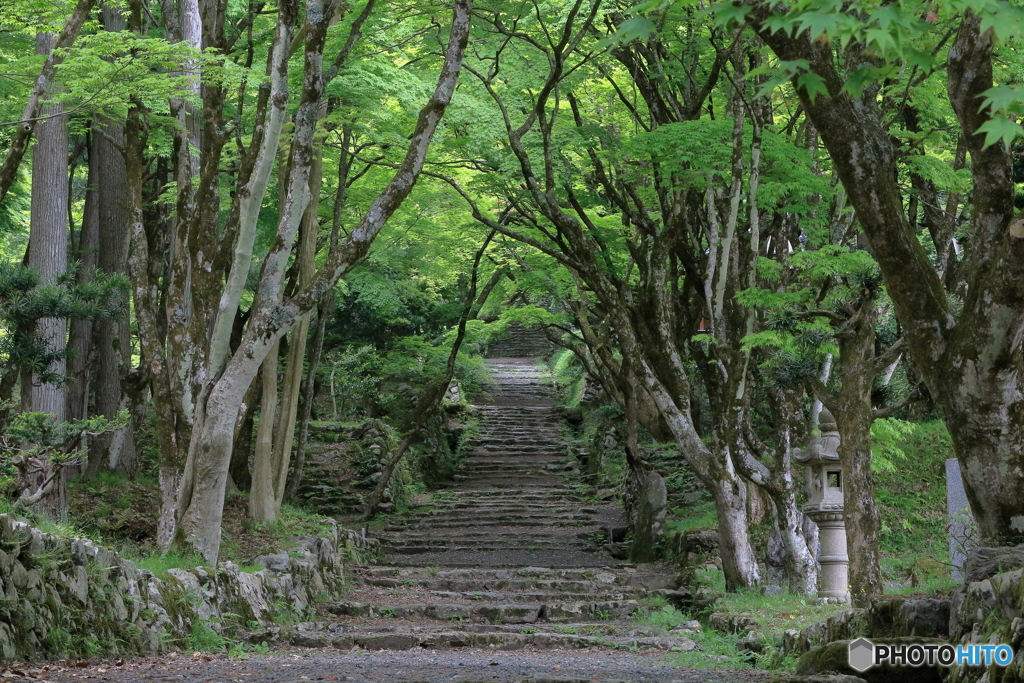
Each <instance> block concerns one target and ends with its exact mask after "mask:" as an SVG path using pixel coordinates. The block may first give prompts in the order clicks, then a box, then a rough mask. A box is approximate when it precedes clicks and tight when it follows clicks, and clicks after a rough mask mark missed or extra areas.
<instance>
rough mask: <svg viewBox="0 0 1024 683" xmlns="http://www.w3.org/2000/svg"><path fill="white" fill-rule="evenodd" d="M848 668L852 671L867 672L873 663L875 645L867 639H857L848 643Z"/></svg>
mask: <svg viewBox="0 0 1024 683" xmlns="http://www.w3.org/2000/svg"><path fill="white" fill-rule="evenodd" d="M849 662H850V668H851V669H853V670H854V671H858V672H860V671H867V670H868V669H870V668H871V667H872V666H873V665H874V663H875V645H874V643H872V642H871V641H870V640H868V639H867V638H858V639H857V640H854V641H851V642H850V657H849Z"/></svg>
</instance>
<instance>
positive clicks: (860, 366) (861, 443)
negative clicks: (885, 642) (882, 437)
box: [832, 293, 883, 607]
mask: <svg viewBox="0 0 1024 683" xmlns="http://www.w3.org/2000/svg"><path fill="white" fill-rule="evenodd" d="M877 315H878V314H877V311H876V309H875V302H874V301H873V300H872V297H871V296H870V294H869V293H868V294H865V295H863V296H862V297H861V300H860V310H859V311H858V312H857V314H856V318H855V319H853V320H851V324H850V325H849V326H848V327H847V329H846V330H844V333H841V334H839V335H838V337H839V366H838V370H839V377H840V379H841V381H842V385H841V387H840V389H839V391H838V392H837V393H836V394H835V398H834V405H833V406H832V407H833V408H835V410H832V414H833V417H834V418H835V419H836V425H837V426H838V428H839V436H840V441H839V463H840V465H841V467H842V470H843V480H844V484H843V507H844V510H843V516H844V517H845V520H846V547H847V555H849V557H850V570H849V571H850V595H851V597H852V599H853V602H854V604H855V605H857V606H860V607H863V606H864V605H866V604H868V603H869V602H870V600H871V598H872V597H874V596H876V595H881V594H882V590H883V587H882V568H881V553H880V551H879V545H878V536H879V534H880V533H881V530H882V520H881V516H880V515H879V512H878V506H877V504H876V503H875V480H874V475H873V474H872V472H871V423H872V421H873V419H874V418H873V417H872V407H871V389H872V385H873V383H874V378H875V374H876V373H875V363H876V361H875V326H876V319H877Z"/></svg>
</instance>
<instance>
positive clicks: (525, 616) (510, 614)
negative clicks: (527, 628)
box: [473, 605, 541, 624]
mask: <svg viewBox="0 0 1024 683" xmlns="http://www.w3.org/2000/svg"><path fill="white" fill-rule="evenodd" d="M540 611H541V606H540V605H536V606H534V605H487V606H485V607H478V608H477V609H475V610H473V613H474V614H477V615H479V616H481V617H483V618H485V619H487V620H488V621H490V622H491V623H492V624H532V623H534V622H536V621H537V619H538V618H539V617H540Z"/></svg>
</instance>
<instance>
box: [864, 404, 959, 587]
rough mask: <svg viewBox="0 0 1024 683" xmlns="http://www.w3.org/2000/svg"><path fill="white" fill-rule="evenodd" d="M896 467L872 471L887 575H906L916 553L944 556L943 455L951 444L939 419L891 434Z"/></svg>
mask: <svg viewBox="0 0 1024 683" xmlns="http://www.w3.org/2000/svg"><path fill="white" fill-rule="evenodd" d="M894 444H895V447H897V448H898V449H899V450H900V451H902V452H903V454H904V456H903V458H901V459H899V460H898V462H899V467H898V468H895V469H892V470H888V469H882V470H881V471H879V472H878V473H877V474H876V475H875V487H876V488H875V492H876V500H877V502H878V506H879V511H880V512H881V516H882V533H881V537H880V544H881V548H882V552H883V555H884V556H887V557H891V558H893V559H892V560H891V561H888V562H886V568H887V571H888V573H889V577H890V579H891V580H896V581H904V580H906V578H907V575H908V573H909V572H910V571H911V569H912V568H913V563H914V562H915V561H916V560H917V558H920V557H928V558H932V559H933V560H935V561H938V562H940V563H942V562H948V552H949V551H948V544H947V542H946V539H947V536H946V534H945V525H946V459H947V458H951V457H953V445H952V441H951V440H950V437H949V433H948V432H947V431H946V427H945V425H943V424H942V422H941V421H939V420H935V421H931V422H921V423H918V424H914V425H912V429H910V430H908V431H906V432H904V434H903V436H902V437H900V438H898V439H895V440H894Z"/></svg>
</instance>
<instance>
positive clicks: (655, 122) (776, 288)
mask: <svg viewBox="0 0 1024 683" xmlns="http://www.w3.org/2000/svg"><path fill="white" fill-rule="evenodd" d="M1022 29H1024V9H1022V8H1021V7H1019V6H1018V5H1017V4H1016V3H1013V2H1006V1H1001V0H957V1H955V2H912V1H907V2H897V3H877V2H854V3H845V4H838V3H834V2H828V1H825V0H800V1H799V2H791V3H784V4H759V3H756V2H728V1H726V2H703V1H702V2H693V1H691V0H678V1H676V2H668V3H657V2H649V3H645V4H643V5H640V6H638V7H634V6H633V5H631V4H630V3H615V2H605V1H599V0H593V1H589V0H567V1H565V2H561V1H560V2H540V1H539V0H532V1H530V2H505V3H503V2H497V3H490V4H473V3H472V2H471V0H456V1H455V2H454V3H452V4H445V3H438V2H429V1H428V2H383V1H382V0H365V1H363V0H360V1H358V2H353V3H348V2H342V1H341V0H305V2H302V3H300V2H297V1H293V0H280V1H278V2H274V1H272V0H246V1H245V2H242V1H235V0H152V1H150V0H127V1H126V2H114V1H113V0H111V1H109V2H97V1H96V0H77V1H76V2H65V1H63V0H61V1H58V2H49V3H41V2H36V1H34V0H13V1H11V2H6V3H4V6H3V8H2V9H0V61H2V64H3V66H2V69H0V71H2V73H0V120H2V121H0V123H3V125H2V126H0V150H2V151H3V153H4V157H3V158H4V161H3V165H2V166H0V250H2V254H3V263H2V267H0V319H2V325H3V335H2V346H0V353H2V357H0V361H2V366H3V372H2V376H0V400H2V401H3V403H2V406H0V408H2V412H0V429H2V432H3V435H4V436H3V453H4V457H3V463H4V465H3V466H4V468H5V470H4V472H5V474H4V477H5V478H4V479H3V482H4V490H5V494H4V495H5V497H6V498H7V500H8V501H9V502H8V505H9V506H10V507H11V509H14V510H18V511H20V513H21V514H30V515H34V516H36V517H50V518H53V519H57V520H65V519H70V520H71V521H72V522H73V521H75V520H74V519H73V515H71V517H69V513H68V498H69V497H68V491H71V492H72V494H74V492H75V491H79V492H81V491H88V492H91V494H90V495H94V494H97V492H101V491H102V490H105V489H104V487H107V486H111V485H113V486H114V487H115V488H116V487H117V486H121V487H124V490H126V491H127V490H130V489H131V487H133V486H136V485H138V486H142V487H144V488H146V487H148V489H149V490H150V492H151V495H152V497H153V500H156V499H157V498H158V499H159V514H158V519H157V523H156V530H155V532H154V535H153V537H152V539H150V542H151V543H152V545H153V547H154V548H156V549H158V551H159V552H162V553H166V552H167V551H170V550H172V549H177V551H180V552H187V553H199V554H200V555H202V556H203V558H204V559H205V560H206V561H207V562H209V563H212V564H215V563H216V561H217V559H218V556H219V555H220V553H221V544H222V538H223V537H224V535H223V534H222V527H224V526H225V524H226V523H227V522H226V521H225V520H226V517H225V500H227V499H228V498H229V496H231V495H233V494H234V493H235V492H237V491H242V492H244V493H245V496H244V498H243V500H244V501H245V503H244V507H245V514H246V515H247V516H248V517H249V518H251V520H252V521H253V522H255V523H259V524H270V523H274V522H275V521H277V520H278V519H279V518H280V517H281V516H282V511H283V510H284V509H285V508H284V507H283V506H284V505H285V503H286V502H287V501H296V502H301V500H300V499H301V497H299V498H297V493H298V491H299V490H300V488H301V486H302V483H303V477H304V462H305V457H306V452H307V450H308V444H309V440H310V434H311V430H312V431H313V432H315V431H316V430H317V429H321V430H323V429H325V428H324V427H323V424H324V423H345V422H355V423H363V422H365V421H367V420H376V421H379V422H381V424H382V425H383V426H378V427H375V429H378V430H384V431H387V432H388V434H389V436H388V439H386V440H385V446H386V448H385V450H386V455H387V457H386V458H384V461H386V466H385V467H384V469H383V473H382V476H381V477H380V478H379V479H378V480H377V481H374V482H370V483H369V484H368V486H369V487H370V488H371V489H372V490H370V491H368V493H367V498H366V501H365V502H366V506H367V508H368V509H367V515H368V516H372V515H373V514H375V513H376V512H378V511H379V510H380V509H381V507H380V506H381V505H384V506H385V507H384V510H385V511H387V510H389V509H394V504H395V502H397V500H396V498H397V497H396V494H394V493H392V492H391V491H389V486H390V484H391V483H392V481H393V480H394V478H395V477H402V476H406V475H403V474H402V473H403V472H406V471H407V469H408V466H407V465H406V464H404V463H405V455H406V453H407V452H416V453H423V452H427V451H429V449H430V448H431V446H430V443H431V439H434V441H435V442H436V434H435V435H434V437H431V436H430V434H431V433H432V430H433V431H434V432H436V425H437V424H438V423H437V421H438V420H439V419H441V416H444V415H446V414H447V415H448V417H450V416H451V415H452V414H454V413H456V412H457V409H448V408H445V407H444V406H443V401H444V399H445V398H446V397H447V398H449V399H450V398H451V397H452V395H451V393H450V392H449V389H450V388H451V387H452V386H453V382H456V383H457V384H458V386H459V387H460V395H459V396H458V397H457V398H458V400H457V401H456V403H458V402H459V401H461V402H462V403H463V404H464V403H465V402H466V401H467V399H471V398H472V397H473V396H474V395H476V394H477V393H478V392H480V391H485V390H486V383H487V379H486V375H485V373H484V370H483V365H482V363H481V362H480V357H479V356H480V353H481V352H482V351H483V350H484V349H485V348H486V346H487V345H488V343H490V342H491V341H493V340H495V339H498V338H500V336H501V335H502V334H505V333H506V332H507V329H508V328H509V326H517V328H520V327H531V326H534V327H536V328H537V329H542V330H543V331H544V333H545V334H546V335H547V337H548V339H549V340H550V342H551V343H552V344H553V345H555V346H556V347H558V349H559V351H558V352H557V353H556V354H555V356H554V358H553V359H552V361H551V362H552V365H553V368H554V371H555V373H556V376H557V377H558V379H559V381H560V385H561V386H562V387H563V389H564V397H565V401H564V402H565V405H566V409H567V410H566V414H567V416H569V417H570V418H571V419H570V422H575V424H576V425H577V426H578V427H579V428H580V429H583V430H584V431H583V432H580V433H579V434H578V435H577V436H580V434H582V435H583V436H580V438H582V439H584V440H589V442H590V443H592V444H595V445H596V446H597V448H596V449H597V450H600V448H601V444H604V443H605V442H606V439H605V437H606V436H607V435H608V432H609V430H613V431H614V438H612V439H611V440H610V441H608V443H609V444H611V446H610V451H614V454H613V455H610V456H609V458H608V459H607V460H606V461H604V464H600V465H596V466H595V468H596V469H595V471H594V472H593V474H595V476H597V477H598V480H599V482H600V483H603V484H607V485H612V486H617V487H619V488H620V490H621V497H622V498H623V500H624V503H625V505H626V508H627V513H630V510H631V509H632V506H634V505H635V502H636V500H637V497H638V496H639V495H640V494H639V489H640V487H641V486H642V482H643V481H645V477H646V476H647V474H648V473H649V472H651V471H658V472H659V473H660V474H661V475H662V476H663V477H665V478H666V479H667V480H668V481H669V483H670V488H671V489H672V491H673V493H672V495H673V496H674V499H673V500H675V501H677V502H679V504H680V506H681V509H683V510H684V512H683V513H680V514H681V515H682V514H687V515H690V516H693V517H695V518H699V519H703V520H704V521H706V522H707V523H709V524H713V525H714V526H716V527H717V530H718V533H719V537H720V538H721V546H720V551H721V560H722V571H723V573H724V579H725V585H726V587H727V588H729V589H730V590H733V589H737V588H741V587H750V586H754V585H756V584H758V583H759V582H761V581H762V578H763V577H762V576H761V567H760V564H759V561H758V555H759V552H760V551H759V550H758V548H761V547H763V544H764V543H765V538H764V537H765V535H766V532H764V531H763V530H764V529H766V528H772V529H774V532H773V533H774V534H775V538H776V539H777V543H778V544H781V547H782V549H783V555H784V557H785V562H784V570H785V579H786V581H787V582H788V585H789V587H790V589H791V590H793V591H794V592H797V593H813V592H814V590H815V582H816V568H815V562H814V557H813V552H812V550H811V549H810V548H809V540H808V538H807V534H806V533H805V524H804V521H803V515H802V513H801V512H800V503H801V502H802V500H803V499H804V496H805V492H804V485H803V474H802V472H803V468H802V467H800V466H799V464H798V463H797V462H796V461H795V460H794V458H795V457H796V456H798V455H799V454H800V450H799V449H806V448H808V444H809V443H811V440H812V439H813V438H814V437H815V436H816V435H817V433H818V429H817V424H818V420H819V413H820V411H821V409H822V407H823V406H824V407H825V408H827V409H828V410H829V411H830V414H831V415H832V416H833V417H834V420H835V422H836V424H837V425H838V430H839V432H840V434H841V437H842V442H841V446H840V449H839V455H840V459H841V463H842V468H843V477H844V481H845V487H844V489H845V490H844V495H845V505H846V517H847V529H848V535H849V539H850V540H849V547H850V557H851V568H850V571H851V582H852V590H853V595H854V599H855V600H857V601H859V600H865V599H867V598H868V597H870V596H871V595H875V594H878V593H880V592H881V591H882V589H883V585H882V584H883V573H882V568H883V556H882V545H881V541H880V539H881V538H882V536H883V534H890V536H889V537H888V538H889V539H890V540H889V541H887V542H888V543H889V544H890V545H889V546H888V548H887V549H888V550H889V551H890V552H899V544H900V543H918V542H920V541H921V539H922V538H923V537H928V536H929V535H931V534H933V533H934V532H936V531H937V530H938V529H937V528H936V527H937V525H938V524H939V522H937V515H938V513H936V512H935V510H934V509H933V508H934V505H933V503H928V505H925V506H923V507H922V506H919V505H917V504H915V503H914V502H913V495H914V494H911V493H908V494H907V496H904V497H900V496H896V499H893V497H892V496H893V495H894V494H892V493H891V492H892V490H893V488H895V487H894V486H893V485H892V481H893V479H895V480H896V481H903V480H907V481H909V482H913V486H917V485H918V484H919V483H920V484H921V485H922V486H924V487H925V488H927V489H928V491H929V493H928V495H929V496H931V498H929V500H932V499H933V498H934V491H932V488H933V487H934V485H936V484H935V483H936V482H937V481H938V477H939V476H940V474H941V469H940V468H941V465H940V464H939V463H940V461H941V460H942V459H943V458H944V457H945V456H947V455H950V456H951V457H952V456H955V457H957V458H958V459H959V460H960V464H961V468H962V471H963V474H964V482H965V485H966V488H967V493H968V496H969V498H970V501H971V506H972V510H973V513H974V518H975V520H976V522H977V529H976V532H977V535H978V538H979V540H980V541H984V542H986V543H990V544H995V545H1005V544H1012V543H1019V542H1021V541H1022V540H1024V391H1022V388H1024V372H1022V370H1024V357H1022V353H1024V352H1022V343H1021V340H1022V335H1024V228H1022V226H1024V221H1022V220H1021V219H1019V218H1016V207H1017V206H1019V205H1021V204H1022V203H1024V200H1021V199H1020V197H1021V195H1020V193H1019V185H1018V181H1024V170H1022V168H1021V167H1020V162H1019V155H1020V150H1021V149H1022V147H1021V143H1020V142H1019V141H1018V137H1019V136H1020V135H1021V134H1024V130H1022V129H1021V127H1020V125H1019V124H1018V123H1017V122H1016V121H1017V117H1018V116H1020V115H1021V114H1024V108H1022V106H1024V105H1022V104H1021V101H1022V100H1021V91H1020V86H1019V85H1018V82H1019V79H1020V72H1021V67H1022V62H1021V59H1020V55H1019V50H1018V48H1019V44H1020V43H1019V40H1020V36H1021V34H1022ZM581 406H582V407H581ZM445 411H448V412H447V413H446V412H445ZM943 425H944V426H943ZM588 430H589V431H588ZM378 450H380V449H378ZM589 450H590V451H591V452H593V451H594V450H595V448H590V449H589ZM908 454H909V455H908ZM414 457H420V456H418V455H417V456H414ZM453 466H454V465H453ZM447 467H448V466H447V465H446V466H445V468H447ZM445 468H441V469H445ZM602 468H603V469H602ZM435 469H436V468H435ZM111 473H117V474H116V475H112V474H111ZM112 476H113V477H115V478H114V479H111V477H112ZM118 477H119V478H118ZM876 480H877V481H876ZM111 482H119V483H116V484H111ZM120 482H125V483H120ZM878 482H888V483H887V484H886V488H885V491H886V492H885V493H881V494H880V493H879V492H878V491H877V490H876V484H877V483H878ZM76 487H77V488H76ZM71 498H72V500H73V499H74V495H72V496H71ZM908 501H909V502H908ZM116 502H117V501H113V503H114V507H117V504H116ZM130 505H131V503H130V502H129V503H128V506H129V507H130ZM154 505H155V504H154ZM929 506H931V507H929ZM108 512H110V511H109V510H108ZM229 512H230V506H229ZM691 513H692V514H691ZM288 514H292V513H288ZM630 515H631V513H630ZM914 515H917V518H915V517H914ZM98 516H99V517H103V515H102V514H100V515H98ZM631 518H632V517H631ZM897 524H898V525H899V526H900V531H901V533H902V532H904V531H908V532H913V533H911V534H910V535H907V534H904V535H903V536H899V535H898V534H897V535H896V536H893V535H892V533H893V527H894V525H897ZM915 530H916V531H915ZM634 531H635V532H636V531H638V530H636V529H634ZM915 533H916V534H918V535H914V534H915ZM911 538H912V539H916V540H908V539H911ZM900 539H902V540H900ZM941 546H942V543H939V550H937V551H936V552H935V553H933V554H940V553H941ZM656 550H657V549H656V548H655V547H654V546H651V548H649V549H647V550H644V549H635V552H637V553H639V559H649V555H650V553H654V552H656ZM645 553H648V554H647V555H645Z"/></svg>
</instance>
